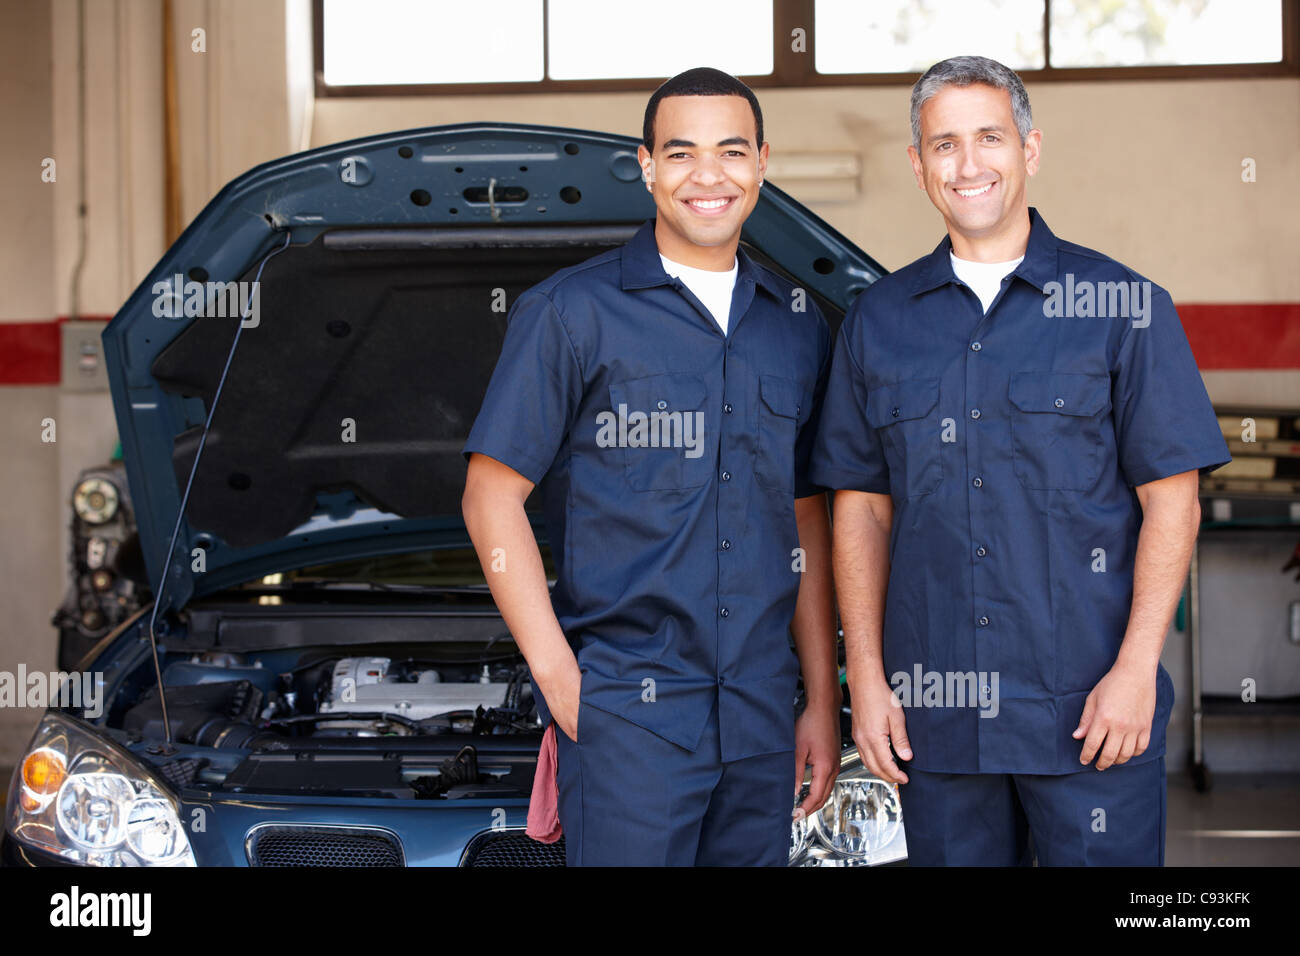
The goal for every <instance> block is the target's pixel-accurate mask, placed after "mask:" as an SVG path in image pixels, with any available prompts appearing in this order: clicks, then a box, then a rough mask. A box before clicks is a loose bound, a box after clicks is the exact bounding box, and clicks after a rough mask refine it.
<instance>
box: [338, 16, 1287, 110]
mask: <svg viewBox="0 0 1300 956" xmlns="http://www.w3.org/2000/svg"><path fill="white" fill-rule="evenodd" d="M1051 13H1052V0H1043V49H1044V56H1045V62H1047V64H1048V65H1047V66H1046V67H1044V68H1043V69H1038V70H1028V69H1027V70H1017V71H1016V72H1017V73H1018V74H1019V75H1020V76H1021V78H1022V79H1024V81H1025V83H1026V84H1033V83H1041V82H1069V83H1077V82H1080V81H1084V82H1091V81H1113V80H1214V79H1255V78H1262V77H1295V76H1300V0H1282V59H1281V61H1280V62H1277V63H1201V64H1182V65H1177V66H1095V67H1054V66H1052V65H1051V58H1050V55H1049V50H1050V46H1051ZM773 19H774V20H775V23H774V29H773V33H772V39H773V61H772V62H773V68H772V72H771V74H768V75H764V76H741V77H740V79H742V80H744V81H745V83H746V84H748V85H749V86H751V87H753V88H754V89H797V88H816V87H826V86H911V85H912V84H913V83H915V82H916V81H917V79H919V78H920V76H921V74H920V73H919V72H916V73H818V72H817V70H816V68H815V63H816V60H815V57H814V53H815V47H814V44H815V43H816V36H815V33H816V31H815V29H814V28H813V22H814V0H773ZM324 20H325V0H312V47H313V52H314V55H315V61H314V62H315V75H316V96H318V97H322V98H325V97H336V96H368V97H391V96H472V95H501V94H503V93H506V94H516V95H518V94H523V95H531V94H536V93H616V92H626V91H629V90H643V91H649V90H653V89H655V88H656V87H657V86H658V85H659V84H660V83H662V82H663V80H664V79H665V78H664V77H632V78H629V79H597V80H554V79H551V78H550V77H549V76H545V73H546V72H547V71H548V70H549V66H550V64H549V50H548V49H547V48H548V46H549V43H548V40H549V36H548V31H549V29H550V26H549V23H548V22H547V21H548V17H547V16H546V14H545V11H543V15H542V71H543V78H542V79H541V80H529V81H519V82H513V81H512V82H501V83H385V84H362V85H347V86H343V85H330V84H328V83H326V82H325V67H324V62H325V29H324ZM796 27H802V28H804V29H805V30H807V31H808V32H807V36H806V50H805V51H804V52H802V53H796V52H794V51H793V50H791V49H790V36H791V33H792V31H793V30H794V29H795V28H796Z"/></svg>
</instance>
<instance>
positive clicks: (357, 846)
mask: <svg viewBox="0 0 1300 956" xmlns="http://www.w3.org/2000/svg"><path fill="white" fill-rule="evenodd" d="M246 846H247V852H248V862H249V864H251V865H252V866H348V867H352V866H405V865H406V859H405V856H404V854H403V853H402V844H401V842H400V841H399V840H398V839H397V837H396V836H395V835H393V834H392V833H390V832H389V831H387V830H379V829H370V828H367V827H328V826H268V827H259V828H257V829H255V830H254V831H253V832H251V833H250V834H249V836H248V840H247V844H246Z"/></svg>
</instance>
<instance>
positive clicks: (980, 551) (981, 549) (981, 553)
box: [975, 547, 988, 558]
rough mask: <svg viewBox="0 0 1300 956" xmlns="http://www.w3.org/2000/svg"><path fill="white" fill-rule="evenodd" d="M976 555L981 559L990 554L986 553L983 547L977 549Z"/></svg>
mask: <svg viewBox="0 0 1300 956" xmlns="http://www.w3.org/2000/svg"><path fill="white" fill-rule="evenodd" d="M975 553H976V554H977V555H979V556H980V557H981V558H982V557H984V555H986V554H988V552H987V551H985V550H984V548H983V547H979V548H976V549H975Z"/></svg>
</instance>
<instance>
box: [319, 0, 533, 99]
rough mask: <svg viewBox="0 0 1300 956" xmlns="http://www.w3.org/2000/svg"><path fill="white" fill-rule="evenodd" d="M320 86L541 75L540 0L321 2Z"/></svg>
mask: <svg viewBox="0 0 1300 956" xmlns="http://www.w3.org/2000/svg"><path fill="white" fill-rule="evenodd" d="M324 19H325V23H324V30H325V82H326V83H332V84H335V85H338V86H350V85H354V84H356V85H362V84H372V83H495V82H507V81H509V82H525V81H529V80H540V79H541V78H542V0H474V3H472V4H470V3H429V2H428V0H325V13H324Z"/></svg>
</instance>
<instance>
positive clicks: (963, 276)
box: [948, 252, 1025, 312]
mask: <svg viewBox="0 0 1300 956" xmlns="http://www.w3.org/2000/svg"><path fill="white" fill-rule="evenodd" d="M948 258H949V259H951V260H952V271H953V272H955V273H957V278H958V279H960V280H961V281H962V282H964V283H966V284H967V285H968V286H970V287H971V288H972V289H974V290H975V294H976V295H977V296H979V298H980V305H982V306H984V311H985V312H987V311H988V310H989V306H991V305H992V304H993V300H994V299H996V298H997V297H998V290H999V289H1001V288H1002V280H1003V279H1005V278H1006V277H1007V275H1008V274H1009V273H1010V272H1011V270H1012V269H1014V268H1015V267H1016V266H1018V265H1020V262H1021V260H1022V259H1024V258H1025V257H1024V256H1021V257H1020V258H1019V259H1012V260H1010V261H1009V262H971V261H970V260H969V259H958V258H957V257H956V256H954V255H953V254H952V253H951V252H949V253H948Z"/></svg>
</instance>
